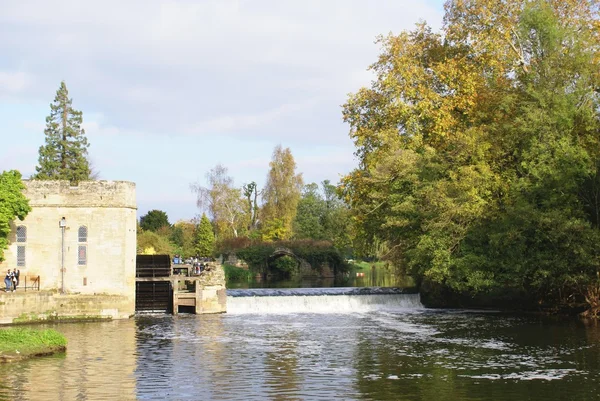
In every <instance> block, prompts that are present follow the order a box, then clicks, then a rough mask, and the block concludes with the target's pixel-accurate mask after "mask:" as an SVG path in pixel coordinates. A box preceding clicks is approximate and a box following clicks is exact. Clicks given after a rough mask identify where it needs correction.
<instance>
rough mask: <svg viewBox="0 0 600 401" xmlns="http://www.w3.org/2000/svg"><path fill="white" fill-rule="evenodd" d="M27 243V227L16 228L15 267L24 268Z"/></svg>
mask: <svg viewBox="0 0 600 401" xmlns="http://www.w3.org/2000/svg"><path fill="white" fill-rule="evenodd" d="M26 242H27V227H25V226H18V227H17V243H18V244H22V245H17V266H18V267H25V243H26Z"/></svg>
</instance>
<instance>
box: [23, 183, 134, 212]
mask: <svg viewBox="0 0 600 401" xmlns="http://www.w3.org/2000/svg"><path fill="white" fill-rule="evenodd" d="M23 183H24V184H25V188H26V189H25V192H24V194H25V196H26V197H27V198H28V199H29V204H30V205H31V206H32V207H33V208H35V207H69V208H74V207H98V208H102V207H110V208H129V209H136V208H137V206H136V199H135V183H133V182H128V181H81V182H79V183H77V185H73V184H71V183H70V182H69V181H40V180H25V181H23Z"/></svg>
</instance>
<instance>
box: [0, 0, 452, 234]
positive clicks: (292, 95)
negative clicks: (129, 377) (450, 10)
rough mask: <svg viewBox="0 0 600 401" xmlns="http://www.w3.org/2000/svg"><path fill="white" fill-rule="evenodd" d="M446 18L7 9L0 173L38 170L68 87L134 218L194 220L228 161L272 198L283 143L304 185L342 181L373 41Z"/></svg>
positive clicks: (406, 7) (230, 3) (128, 7)
mask: <svg viewBox="0 0 600 401" xmlns="http://www.w3.org/2000/svg"><path fill="white" fill-rule="evenodd" d="M442 16H443V1H442V0H421V1H410V0H299V1H296V0H128V1H122V0H102V1H96V0H94V1H78V0H71V1H67V0H64V1H63V0H52V1H50V0H32V1H28V0H14V1H13V0H0V37H1V38H2V40H0V144H1V146H0V171H4V170H12V169H16V170H19V171H20V172H21V173H22V174H23V176H24V177H25V178H27V177H29V176H30V175H31V174H32V173H34V172H35V166H36V165H37V162H38V149H39V147H40V146H41V145H43V143H44V132H43V131H44V126H45V118H46V116H47V115H48V114H49V113H50V106H49V105H50V103H51V102H52V101H53V99H54V96H55V94H56V90H57V89H58V87H59V85H60V82H61V81H62V80H64V81H65V83H66V85H67V88H68V89H69V95H70V97H71V98H72V99H73V107H74V108H75V109H77V110H81V111H82V112H83V120H84V124H83V127H84V128H85V133H86V136H87V138H88V141H89V143H90V148H89V159H90V161H91V162H92V164H93V167H94V169H95V170H96V171H98V172H99V178H100V179H103V180H119V181H133V182H135V183H136V188H137V202H138V217H139V216H143V215H144V214H146V213H147V212H148V211H149V210H152V209H159V210H163V211H165V212H166V213H167V214H168V216H169V220H170V221H171V222H172V223H174V222H176V221H178V220H182V219H185V220H188V219H191V218H193V217H194V216H196V215H197V214H198V213H199V212H200V211H199V210H198V208H197V207H196V202H195V200H196V196H195V194H194V193H192V191H191V190H190V184H193V183H199V184H200V185H206V174H207V172H208V171H209V170H210V169H211V168H213V167H214V166H215V165H216V164H218V163H220V164H222V165H224V166H225V167H227V168H228V171H229V175H231V176H232V177H233V178H234V180H235V184H236V185H238V186H240V187H241V186H242V185H243V184H244V183H248V182H251V181H255V182H257V184H258V185H259V187H262V186H263V185H264V183H265V181H266V176H267V172H268V169H269V161H270V160H271V156H272V153H273V149H274V148H275V146H277V145H281V146H283V147H289V148H290V149H291V151H292V154H293V155H294V158H295V160H296V163H297V172H300V173H302V174H303V177H304V181H305V182H306V183H310V182H317V183H319V182H321V181H323V180H326V179H328V180H330V181H331V182H333V183H337V182H338V181H339V179H340V177H341V176H342V175H344V174H346V173H348V172H350V171H351V170H352V169H353V168H355V167H356V165H357V162H356V159H355V157H354V151H355V148H354V146H353V143H352V140H351V139H350V137H349V135H348V133H349V126H348V125H346V124H345V123H344V122H343V119H342V107H341V106H342V105H343V104H344V102H345V101H346V99H347V96H348V94H349V93H353V92H356V91H357V90H358V89H360V88H361V87H363V86H369V84H370V82H371V80H372V79H373V75H372V73H371V72H370V71H368V67H369V65H371V64H372V63H374V62H375V61H376V59H377V55H378V54H379V51H380V49H379V46H378V45H377V44H376V43H375V40H376V38H377V36H378V35H387V34H389V33H393V34H398V33H400V32H402V31H403V30H409V29H412V28H413V27H414V25H415V23H417V22H419V21H426V22H427V23H428V24H429V25H431V26H432V27H433V28H434V29H439V27H440V26H441V20H442Z"/></svg>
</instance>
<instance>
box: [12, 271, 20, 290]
mask: <svg viewBox="0 0 600 401" xmlns="http://www.w3.org/2000/svg"><path fill="white" fill-rule="evenodd" d="M13 273H14V275H15V290H16V289H17V287H18V286H19V277H20V276H21V270H19V269H14V270H13Z"/></svg>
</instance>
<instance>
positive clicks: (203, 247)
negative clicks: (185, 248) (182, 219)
mask: <svg viewBox="0 0 600 401" xmlns="http://www.w3.org/2000/svg"><path fill="white" fill-rule="evenodd" d="M214 249H215V234H214V233H213V227H212V224H210V220H208V217H206V214H204V213H202V218H201V219H200V224H198V228H197V230H196V254H197V255H198V256H201V257H208V256H211V255H212V253H213V250H214Z"/></svg>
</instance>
